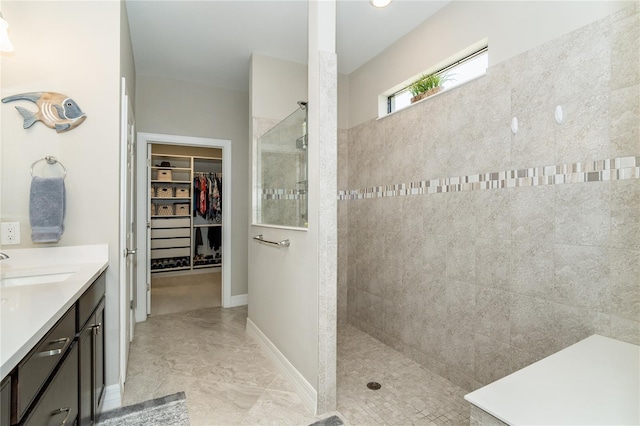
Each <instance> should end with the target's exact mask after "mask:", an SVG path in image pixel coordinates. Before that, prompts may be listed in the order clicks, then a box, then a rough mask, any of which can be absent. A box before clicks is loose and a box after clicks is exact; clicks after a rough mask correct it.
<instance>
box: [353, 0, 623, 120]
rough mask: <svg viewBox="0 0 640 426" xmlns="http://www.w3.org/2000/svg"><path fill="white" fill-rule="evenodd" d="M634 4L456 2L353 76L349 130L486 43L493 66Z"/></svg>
mask: <svg viewBox="0 0 640 426" xmlns="http://www.w3.org/2000/svg"><path fill="white" fill-rule="evenodd" d="M629 4H630V2H620V1H575V2H573V1H454V2H451V3H450V4H449V5H447V6H445V7H444V8H442V9H441V10H440V11H439V12H438V13H436V14H435V15H433V16H432V17H431V18H429V19H427V20H426V21H425V22H424V23H423V24H421V25H420V26H419V27H417V28H416V29H415V30H413V31H412V32H410V33H409V34H407V35H406V36H405V37H403V38H402V39H400V40H399V41H398V42H396V43H394V44H393V45H392V46H391V47H389V48H388V49H386V50H385V51H384V52H382V53H381V54H380V55H378V56H376V57H375V58H373V59H372V60H370V61H369V62H367V63H366V64H364V65H363V66H362V67H360V68H359V69H357V70H356V71H354V72H353V73H351V74H350V75H349V113H348V117H349V128H351V127H353V126H356V125H358V124H361V123H362V122H364V121H366V120H369V119H371V118H374V117H377V116H378V95H380V94H381V93H383V92H385V91H387V90H389V89H391V88H392V87H394V86H396V85H398V84H400V83H402V82H405V81H406V80H410V79H411V78H413V77H414V76H416V75H417V74H420V73H422V72H424V71H425V70H428V69H430V68H432V67H435V66H436V65H437V64H439V63H441V61H444V60H446V59H448V58H450V57H451V56H452V55H456V54H458V53H459V52H460V51H462V50H464V49H467V48H469V47H470V46H472V45H474V44H475V43H478V42H480V41H481V40H484V39H488V42H489V65H496V64H498V63H500V62H502V61H504V60H506V59H508V58H511V57H513V56H515V55H517V54H518V53H521V52H524V51H526V50H528V49H531V48H532V47H534V46H538V45H540V44H542V43H544V42H546V41H549V40H552V39H554V38H556V37H558V36H560V35H561V34H565V33H567V32H569V31H572V30H574V29H576V28H578V27H581V26H583V25H586V24H587V23H589V22H593V21H595V20H596V19H599V18H602V17H604V16H606V15H608V14H610V13H613V12H614V11H616V10H619V9H621V8H623V7H625V5H629ZM443 65H446V64H443ZM408 82H409V81H406V83H408Z"/></svg>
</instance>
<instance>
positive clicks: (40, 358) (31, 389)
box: [17, 305, 76, 418]
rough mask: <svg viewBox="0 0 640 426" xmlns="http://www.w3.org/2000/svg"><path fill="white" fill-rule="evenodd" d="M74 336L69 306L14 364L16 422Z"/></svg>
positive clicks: (74, 323)
mask: <svg viewBox="0 0 640 426" xmlns="http://www.w3.org/2000/svg"><path fill="white" fill-rule="evenodd" d="M75 334H76V307H75V305H73V306H72V307H71V308H70V309H69V310H68V311H67V313H66V314H65V316H64V317H62V319H61V320H60V321H58V323H57V324H56V325H55V326H53V328H52V329H51V331H50V332H49V334H47V335H46V336H45V337H44V338H43V339H42V340H40V342H39V343H38V344H37V345H36V347H35V348H34V349H33V350H32V351H31V353H29V355H27V356H26V357H25V358H24V359H23V360H22V361H21V362H20V364H18V382H19V384H20V385H19V386H18V389H17V402H18V404H17V410H18V418H20V417H22V415H23V414H24V411H25V410H26V408H27V407H28V406H29V404H30V403H31V401H32V400H33V398H34V397H35V396H36V394H37V393H38V391H39V390H40V388H41V387H42V385H44V383H45V382H46V380H47V378H48V377H49V374H50V373H51V371H52V370H53V369H54V368H55V366H56V365H57V364H58V362H59V361H60V359H61V358H62V356H63V354H64V353H65V351H66V350H67V348H68V347H69V345H70V344H71V342H72V341H73V339H74V337H75Z"/></svg>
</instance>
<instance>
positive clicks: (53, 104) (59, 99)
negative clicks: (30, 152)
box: [2, 92, 87, 133]
mask: <svg viewBox="0 0 640 426" xmlns="http://www.w3.org/2000/svg"><path fill="white" fill-rule="evenodd" d="M13 101H31V102H33V103H34V104H36V105H37V106H38V111H36V112H32V111H29V110H28V109H25V108H22V107H19V106H17V107H16V109H17V110H18V112H19V113H20V114H22V117H24V125H23V127H24V128H25V129H28V128H29V127H31V126H33V124H34V123H35V122H36V121H42V122H43V123H44V125H45V126H47V127H50V128H52V129H55V131H56V132H58V133H62V132H67V131H69V130H71V129H75V128H76V127H78V126H79V125H80V124H82V122H83V121H84V120H86V118H87V116H86V115H85V114H84V112H82V110H80V107H79V106H78V104H77V103H76V102H75V101H74V100H73V99H71V98H70V97H68V96H66V95H63V94H62V93H55V92H32V93H21V94H19V95H13V96H8V97H6V98H3V99H2V102H3V103H5V104H6V103H7V102H13Z"/></svg>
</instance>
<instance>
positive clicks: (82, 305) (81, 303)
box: [78, 272, 106, 330]
mask: <svg viewBox="0 0 640 426" xmlns="http://www.w3.org/2000/svg"><path fill="white" fill-rule="evenodd" d="M105 282H106V278H105V272H103V273H102V274H101V275H100V276H99V277H98V278H97V279H96V280H95V281H94V282H93V284H91V287H89V289H88V290H87V291H85V292H84V294H83V295H82V296H81V297H80V299H79V300H78V330H80V329H81V328H82V326H84V324H85V323H86V322H87V320H88V319H89V317H90V316H91V314H92V313H93V311H94V310H95V309H96V306H98V304H99V303H100V301H101V300H102V298H103V297H104V292H105Z"/></svg>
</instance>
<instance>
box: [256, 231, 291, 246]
mask: <svg viewBox="0 0 640 426" xmlns="http://www.w3.org/2000/svg"><path fill="white" fill-rule="evenodd" d="M253 239H254V240H256V241H260V242H261V243H265V244H273V245H274V246H280V247H289V246H290V245H291V243H289V239H286V240H282V241H280V242H277V241H269V240H265V239H264V236H263V235H262V234H258V235H256V236H255V237H253Z"/></svg>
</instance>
